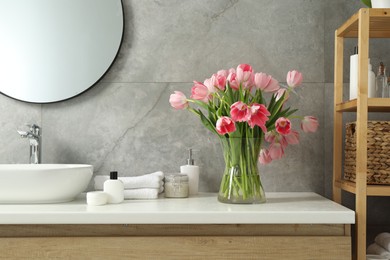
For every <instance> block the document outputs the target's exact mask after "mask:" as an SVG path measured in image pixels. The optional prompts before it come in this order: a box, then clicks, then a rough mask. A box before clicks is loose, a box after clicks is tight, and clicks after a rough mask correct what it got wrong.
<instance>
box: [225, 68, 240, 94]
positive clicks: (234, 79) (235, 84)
mask: <svg viewBox="0 0 390 260" xmlns="http://www.w3.org/2000/svg"><path fill="white" fill-rule="evenodd" d="M227 80H228V81H229V85H230V87H231V88H232V89H234V90H238V89H239V88H240V83H239V82H238V81H237V74H236V73H235V72H234V70H233V71H232V70H230V72H229V75H228V77H227Z"/></svg>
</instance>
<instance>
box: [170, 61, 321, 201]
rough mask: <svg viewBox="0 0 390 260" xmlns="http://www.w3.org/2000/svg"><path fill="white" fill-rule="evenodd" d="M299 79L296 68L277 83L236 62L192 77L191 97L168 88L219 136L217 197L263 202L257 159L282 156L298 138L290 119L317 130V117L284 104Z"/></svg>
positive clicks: (175, 101)
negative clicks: (220, 165) (220, 164)
mask: <svg viewBox="0 0 390 260" xmlns="http://www.w3.org/2000/svg"><path fill="white" fill-rule="evenodd" d="M302 79H303V77H302V74H301V73H300V72H298V71H295V70H293V71H289V72H288V73H287V79H286V82H287V86H281V84H280V83H279V82H278V81H277V80H276V79H274V78H273V77H272V76H270V75H267V74H266V73H263V72H259V73H255V72H254V71H253V70H252V67H251V66H250V65H248V64H240V65H238V67H237V69H233V68H232V69H229V70H220V71H218V72H217V73H215V74H213V75H212V76H211V77H210V78H208V79H206V80H205V81H204V82H203V83H201V82H198V81H194V85H193V87H192V89H191V98H187V97H186V96H185V95H184V94H183V93H182V92H180V91H175V92H174V94H171V96H170V99H169V102H170V104H171V106H172V107H174V108H175V109H178V110H183V109H187V110H189V111H191V112H192V113H194V114H195V115H196V116H197V117H198V118H199V119H200V120H201V122H202V123H203V125H204V126H205V127H206V128H207V129H209V130H210V131H211V132H212V133H214V134H216V135H217V136H218V137H219V139H220V142H221V144H222V150H223V153H224V159H225V165H226V167H225V172H224V175H223V177H222V181H221V186H220V191H219V194H218V199H219V201H221V202H225V203H262V202H265V195H264V190H263V187H262V184H261V181H260V177H259V172H258V167H257V162H258V161H259V162H260V163H261V164H268V163H270V162H271V161H273V160H277V159H280V158H282V157H283V155H284V152H285V150H286V148H287V146H288V145H295V144H298V143H299V133H298V131H296V130H294V129H293V124H292V121H291V119H293V118H295V119H296V118H298V119H301V123H300V126H301V129H302V130H303V132H306V133H308V132H315V131H316V130H317V128H318V120H317V119H316V118H315V117H313V116H304V117H299V116H296V115H294V113H295V112H296V111H297V109H292V108H290V107H286V104H285V102H286V101H287V100H288V99H289V96H290V93H291V92H295V89H296V88H297V87H298V86H299V85H300V84H301V83H302ZM267 97H268V98H269V102H267V101H266V98H267Z"/></svg>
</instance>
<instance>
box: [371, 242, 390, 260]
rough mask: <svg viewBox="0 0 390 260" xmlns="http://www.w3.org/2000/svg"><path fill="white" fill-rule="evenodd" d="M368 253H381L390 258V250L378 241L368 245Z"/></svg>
mask: <svg viewBox="0 0 390 260" xmlns="http://www.w3.org/2000/svg"><path fill="white" fill-rule="evenodd" d="M367 254H373V255H380V256H385V257H388V258H390V252H389V251H387V250H386V249H384V248H383V247H381V246H380V245H378V244H377V243H373V244H371V245H369V246H368V248H367Z"/></svg>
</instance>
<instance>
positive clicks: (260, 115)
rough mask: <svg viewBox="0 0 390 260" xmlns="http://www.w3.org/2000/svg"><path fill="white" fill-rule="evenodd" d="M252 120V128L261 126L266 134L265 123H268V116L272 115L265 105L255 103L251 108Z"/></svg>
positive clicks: (250, 124)
mask: <svg viewBox="0 0 390 260" xmlns="http://www.w3.org/2000/svg"><path fill="white" fill-rule="evenodd" d="M250 112H251V113H250V118H249V121H248V124H249V126H250V127H251V128H254V127H255V125H257V126H259V127H260V128H261V130H263V132H264V133H266V132H267V128H266V127H265V123H266V122H267V121H268V119H269V118H268V116H270V115H271V113H270V112H269V111H268V110H267V108H266V107H265V106H264V105H263V104H257V103H254V104H253V105H252V106H251V108H250Z"/></svg>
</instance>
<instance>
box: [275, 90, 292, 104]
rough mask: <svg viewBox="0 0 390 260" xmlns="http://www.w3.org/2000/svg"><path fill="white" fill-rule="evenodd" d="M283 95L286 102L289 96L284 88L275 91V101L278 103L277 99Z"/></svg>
mask: <svg viewBox="0 0 390 260" xmlns="http://www.w3.org/2000/svg"><path fill="white" fill-rule="evenodd" d="M283 94H284V101H287V100H288V98H289V95H288V92H287V90H286V89H285V88H280V89H279V90H278V91H276V93H275V94H274V95H275V100H276V101H279V99H281V98H282V96H283Z"/></svg>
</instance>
